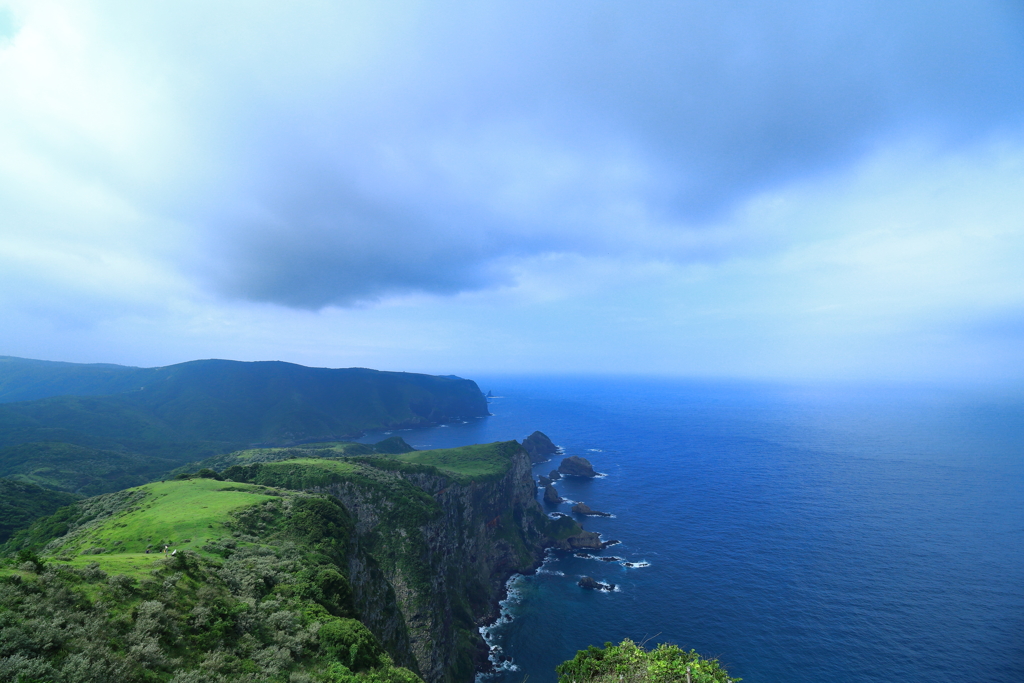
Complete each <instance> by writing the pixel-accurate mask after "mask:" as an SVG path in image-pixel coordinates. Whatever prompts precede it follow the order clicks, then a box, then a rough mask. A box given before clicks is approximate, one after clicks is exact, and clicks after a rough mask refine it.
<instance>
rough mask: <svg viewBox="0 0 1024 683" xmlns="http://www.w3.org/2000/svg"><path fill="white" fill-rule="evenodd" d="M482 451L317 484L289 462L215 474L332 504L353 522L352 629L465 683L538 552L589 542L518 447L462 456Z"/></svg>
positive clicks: (369, 467) (359, 463) (379, 466)
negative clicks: (356, 619)
mask: <svg viewBox="0 0 1024 683" xmlns="http://www.w3.org/2000/svg"><path fill="white" fill-rule="evenodd" d="M480 448H486V449H487V452H486V453H484V452H482V451H478V452H476V453H472V452H468V453H465V454H463V453H462V451H465V450H467V449H449V450H446V451H425V452H417V453H412V454H404V455H402V456H393V457H379V456H377V457H367V458H354V459H349V461H351V462H353V465H354V469H353V470H351V471H348V472H345V473H343V474H339V475H336V476H332V477H328V478H326V479H321V480H318V479H317V475H316V474H315V472H311V471H310V467H312V469H313V470H315V469H317V468H316V464H315V463H312V464H310V463H308V462H307V463H305V464H303V465H302V466H301V468H300V467H299V466H298V465H297V464H296V463H295V461H292V462H289V461H284V462H280V463H262V464H256V465H250V466H246V467H234V468H229V469H228V470H226V471H225V472H224V474H225V476H227V477H230V478H233V479H236V480H240V481H252V482H256V483H260V484H264V485H274V486H284V487H288V488H301V489H303V490H306V491H308V492H311V493H326V494H329V495H331V496H332V497H333V498H335V499H336V500H337V501H339V502H340V503H341V504H342V506H343V507H345V509H346V510H348V512H349V513H350V514H351V515H352V517H353V519H354V520H355V534H354V544H353V548H352V552H351V554H350V556H349V563H348V570H349V582H350V584H351V585H352V592H353V600H354V602H355V605H356V609H357V611H358V613H359V615H360V619H361V621H362V622H363V623H364V624H366V626H367V627H368V628H369V629H370V630H371V631H372V632H373V633H374V634H375V635H376V636H377V637H378V638H379V639H380V641H381V643H382V644H383V646H384V647H385V649H386V650H387V651H388V652H389V653H390V654H391V656H392V657H393V658H394V659H395V661H396V663H398V664H401V665H404V666H408V667H410V668H412V669H413V670H417V671H419V673H420V674H421V675H422V676H423V678H424V680H425V681H427V682H428V683H448V682H449V681H451V682H455V681H459V682H465V681H469V680H471V679H472V677H473V674H474V672H475V671H476V670H477V669H478V668H480V667H484V666H486V665H487V647H486V645H485V643H484V641H483V639H482V637H481V636H480V633H479V627H480V626H481V625H483V624H485V623H487V622H489V621H491V620H493V619H494V618H496V617H497V616H498V601H499V600H500V599H501V598H502V597H503V592H504V586H505V581H506V580H507V579H508V577H509V576H511V575H512V574H513V573H516V572H526V571H530V570H531V569H533V568H534V567H536V566H537V565H538V564H539V563H540V561H541V560H542V557H543V551H544V549H545V548H546V547H549V546H557V547H563V548H570V547H594V544H595V540H596V534H593V535H590V534H587V532H583V531H582V529H581V528H580V527H579V526H578V525H577V524H576V523H575V522H573V521H572V520H566V519H562V520H558V523H557V524H556V523H555V522H553V521H552V520H549V519H548V518H547V516H546V515H545V514H544V513H543V511H542V509H541V507H540V505H539V504H538V503H537V500H536V486H535V484H534V482H533V480H532V476H531V469H530V465H531V463H530V456H529V454H528V453H527V452H526V451H525V450H524V449H523V448H522V447H521V446H520V445H519V444H518V443H516V442H515V441H510V442H504V443H495V444H489V445H487V446H485V447H479V446H474V447H468V449H480ZM462 455H466V456H467V457H461V456H462ZM400 458H405V459H400ZM481 458H484V460H485V461H486V463H487V465H488V467H484V468H482V467H479V464H480V462H482V460H481ZM325 464H326V463H325ZM300 469H301V470H304V471H300ZM591 536H593V537H594V538H591Z"/></svg>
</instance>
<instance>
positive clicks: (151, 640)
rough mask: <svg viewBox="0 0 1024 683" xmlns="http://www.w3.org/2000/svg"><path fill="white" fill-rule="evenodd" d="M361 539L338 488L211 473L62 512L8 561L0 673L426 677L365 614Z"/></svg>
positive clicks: (23, 540)
mask: <svg viewBox="0 0 1024 683" xmlns="http://www.w3.org/2000/svg"><path fill="white" fill-rule="evenodd" d="M352 534H353V522H352V519H351V517H350V516H349V514H348V513H347V512H346V511H345V509H344V508H343V507H342V506H341V505H340V504H338V503H337V502H336V501H334V500H333V499H331V498H329V497H325V496H317V495H309V494H304V493H300V492H295V491H282V490H276V489H274V490H271V489H267V488H265V487H260V486H251V485H247V484H231V485H227V484H225V483H223V482H219V481H215V480H212V479H192V480H183V481H172V482H164V483H155V484H149V485H147V486H143V487H140V488H137V489H129V490H126V491H121V492H118V493H114V494H108V495H106V496H102V497H99V498H93V499H90V500H87V501H82V502H81V503H79V504H77V505H75V506H72V507H68V508H63V509H62V510H61V512H60V513H58V514H57V515H55V516H53V517H51V518H47V519H44V520H41V521H40V522H37V523H36V524H35V525H34V526H33V527H32V528H31V529H30V530H29V531H28V532H23V533H21V534H19V536H18V538H17V539H16V541H15V546H21V550H20V552H19V553H17V555H16V556H12V559H11V560H9V561H8V565H7V567H6V568H0V604H2V605H3V614H2V618H0V642H3V643H4V646H5V648H6V649H5V654H7V650H9V651H10V654H12V655H13V656H11V657H9V658H7V659H4V660H0V662H2V663H0V667H2V668H0V676H2V677H3V680H12V681H13V680H17V681H28V680H33V681H67V682H69V683H70V682H71V681H76V682H77V681H82V682H85V681H110V682H114V681H117V682H118V683H135V682H138V683H144V682H145V683H148V682H154V683H155V682H157V681H175V682H179V683H180V682H182V681H190V682H193V681H194V682H196V683H204V682H211V683H212V682H214V681H253V680H265V681H282V682H284V681H312V680H314V678H313V677H315V680H317V681H323V682H325V683H342V682H346V683H356V681H357V680H361V681H366V683H377V682H379V683H421V681H420V679H419V677H418V676H416V674H415V673H413V672H412V671H409V670H408V669H405V668H401V667H396V666H394V663H393V660H392V659H391V657H390V656H388V654H387V653H386V652H385V651H384V649H383V648H382V646H381V644H380V641H379V640H378V639H377V637H376V636H374V634H373V633H371V632H370V631H369V630H368V629H367V628H366V627H365V626H364V625H363V624H362V623H361V622H360V621H359V620H358V619H356V618H354V617H355V611H354V606H353V602H352V590H351V587H350V585H349V583H348V580H347V579H346V576H345V574H346V573H347V569H346V566H345V558H346V556H347V555H348V554H350V553H351V552H352V548H351V540H352ZM97 544H103V546H105V547H100V546H99V545H97ZM168 544H171V545H172V546H173V547H174V551H175V552H174V553H173V554H170V553H165V552H164V551H163V548H164V546H166V545H168ZM42 546H45V547H46V552H44V554H43V557H40V556H39V555H38V554H37V553H36V551H35V550H33V548H41V547H42ZM147 551H149V552H147ZM357 674H358V678H357Z"/></svg>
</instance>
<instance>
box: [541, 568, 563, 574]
mask: <svg viewBox="0 0 1024 683" xmlns="http://www.w3.org/2000/svg"><path fill="white" fill-rule="evenodd" d="M537 573H538V574H542V575H544V576H565V572H560V571H558V570H557V569H545V568H544V567H541V568H540V569H538V570H537Z"/></svg>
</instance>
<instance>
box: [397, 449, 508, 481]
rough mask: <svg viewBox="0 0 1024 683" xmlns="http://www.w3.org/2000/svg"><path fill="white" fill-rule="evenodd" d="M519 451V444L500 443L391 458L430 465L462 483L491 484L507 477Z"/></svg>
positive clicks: (415, 452) (405, 454) (417, 452)
mask: <svg viewBox="0 0 1024 683" xmlns="http://www.w3.org/2000/svg"><path fill="white" fill-rule="evenodd" d="M519 448H520V446H519V444H518V443H516V442H515V441H496V442H494V443H488V444H477V445H474V446H463V447H461V448H439V449H437V450H433V451H413V452H412V453H402V454H400V455H394V456H389V457H390V458H392V459H394V460H399V461H401V462H407V463H411V464H414V465H429V466H431V467H435V468H437V469H438V470H440V471H441V472H443V473H444V474H447V475H449V476H452V477H453V478H454V479H456V480H457V481H459V482H460V483H468V482H469V481H490V480H493V479H497V478H500V477H502V476H504V475H505V473H506V472H508V470H509V468H511V467H512V455H513V454H514V453H515V452H516V451H518V450H519Z"/></svg>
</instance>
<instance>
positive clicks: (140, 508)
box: [53, 479, 280, 575]
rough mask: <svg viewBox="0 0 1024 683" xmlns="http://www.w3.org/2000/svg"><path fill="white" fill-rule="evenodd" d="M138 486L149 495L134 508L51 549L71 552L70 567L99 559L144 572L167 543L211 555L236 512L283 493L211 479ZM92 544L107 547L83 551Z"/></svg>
mask: <svg viewBox="0 0 1024 683" xmlns="http://www.w3.org/2000/svg"><path fill="white" fill-rule="evenodd" d="M224 489H233V490H224ZM137 490H141V491H145V492H146V493H147V494H148V495H147V496H146V497H145V498H144V499H143V500H142V501H141V502H140V503H138V504H137V505H136V506H135V507H134V508H129V509H128V510H125V511H122V512H120V513H117V514H115V515H113V516H111V517H109V518H107V519H105V520H104V521H102V522H101V523H99V524H98V525H97V526H95V527H93V528H91V529H87V530H85V531H84V532H83V533H80V534H73V535H72V537H71V539H70V542H69V543H68V544H67V545H65V546H63V547H61V548H60V549H59V550H56V551H54V552H53V554H54V555H57V556H59V557H67V556H68V555H71V554H73V555H74V557H73V558H72V559H71V560H70V562H69V564H71V565H72V566H85V565H87V564H89V563H90V562H97V563H99V565H100V568H101V569H102V570H103V571H105V572H107V573H113V574H129V575H131V574H138V573H142V572H145V571H148V570H149V569H151V568H152V565H153V564H154V562H156V561H158V560H162V559H163V552H162V551H163V546H164V545H170V546H171V548H172V549H175V548H180V549H191V550H194V551H196V552H198V553H200V554H202V555H210V553H207V552H205V551H204V550H203V549H202V548H203V546H204V545H206V544H207V543H208V542H210V541H211V540H215V539H218V538H221V537H222V536H224V535H225V534H226V533H227V530H226V529H225V526H224V525H225V523H226V522H228V521H229V520H230V514H231V513H232V512H233V511H235V510H238V509H240V508H243V507H248V506H250V505H255V504H257V503H262V502H264V501H267V500H274V499H275V498H279V497H280V496H279V495H271V492H270V491H269V490H268V489H266V488H264V487H262V486H255V485H251V484H236V483H230V482H221V481H216V480H213V479H190V480H187V481H167V482H159V483H153V484H147V485H146V486H141V487H138V489H137ZM273 493H276V492H273ZM92 548H105V549H106V550H105V552H103V553H100V554H91V553H90V554H81V553H83V551H87V550H90V549H92ZM147 548H148V549H150V550H151V552H150V553H149V554H146V552H145V551H146V550H147Z"/></svg>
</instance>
